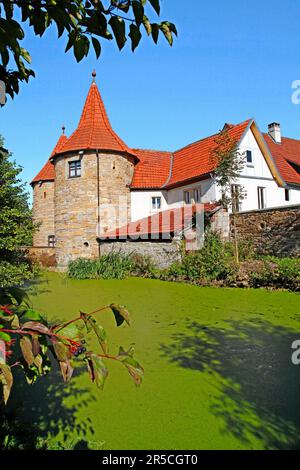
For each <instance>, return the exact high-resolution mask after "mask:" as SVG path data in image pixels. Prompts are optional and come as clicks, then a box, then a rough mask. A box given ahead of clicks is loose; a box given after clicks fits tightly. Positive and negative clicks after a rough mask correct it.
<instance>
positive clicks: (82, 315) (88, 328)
mask: <svg viewBox="0 0 300 470" xmlns="http://www.w3.org/2000/svg"><path fill="white" fill-rule="evenodd" d="M80 318H81V319H82V320H83V321H84V323H85V326H86V331H87V333H90V332H91V331H92V326H91V324H90V321H89V318H90V315H89V314H87V313H84V312H80Z"/></svg>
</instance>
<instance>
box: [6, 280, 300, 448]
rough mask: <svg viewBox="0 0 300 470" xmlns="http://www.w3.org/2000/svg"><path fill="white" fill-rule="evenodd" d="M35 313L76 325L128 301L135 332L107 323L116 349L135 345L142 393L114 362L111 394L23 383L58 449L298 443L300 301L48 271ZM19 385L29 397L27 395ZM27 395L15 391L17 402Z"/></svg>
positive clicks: (29, 408)
mask: <svg viewBox="0 0 300 470" xmlns="http://www.w3.org/2000/svg"><path fill="white" fill-rule="evenodd" d="M32 301H33V305H34V307H35V308H37V309H39V310H41V311H42V312H47V314H48V316H49V317H52V318H61V319H68V318H71V317H73V316H74V314H76V313H77V312H78V310H79V309H82V310H84V311H91V310H93V309H96V308H97V307H100V306H102V305H104V304H107V303H111V302H116V303H121V304H125V305H126V306H127V307H128V309H129V311H130V312H131V315H132V320H133V325H132V327H131V328H129V327H125V326H124V327H123V326H122V327H121V328H119V329H116V328H115V326H114V322H113V318H112V317H110V316H107V315H106V316H105V318H103V322H102V323H103V325H104V326H105V327H106V328H107V330H108V332H109V337H110V341H111V349H113V347H114V346H115V347H116V346H117V345H119V344H121V345H123V346H125V347H126V346H128V345H129V344H130V343H136V356H137V358H138V359H139V360H140V361H141V363H142V364H143V366H144V367H145V379H144V383H143V385H142V386H141V388H139V389H137V388H135V386H134V385H133V383H132V381H131V379H130V377H129V376H128V375H127V374H126V371H125V370H123V369H121V368H120V367H117V366H118V365H117V364H114V363H112V364H111V363H110V364H109V366H110V376H109V377H108V380H107V383H106V386H105V389H104V391H103V392H101V391H98V389H96V388H95V387H94V386H93V385H91V384H90V383H89V381H88V378H87V377H86V375H85V374H83V373H81V372H80V371H78V372H77V374H76V376H75V378H74V380H73V381H72V382H71V385H70V386H67V387H65V386H64V385H63V384H62V383H61V381H60V379H59V378H58V377H56V376H55V377H53V376H52V377H46V378H44V379H42V380H41V381H40V382H39V383H37V384H35V385H33V386H32V387H31V388H30V387H28V386H27V385H26V384H23V385H22V383H21V385H20V388H19V389H18V394H20V393H21V395H22V398H21V401H19V406H20V407H21V408H20V409H22V413H23V414H24V416H25V417H27V418H28V419H29V420H30V423H32V424H33V425H38V426H39V428H40V429H41V435H42V436H43V437H44V438H47V440H48V442H49V444H50V445H51V446H52V447H54V448H59V447H60V445H63V446H64V447H67V448H74V447H75V448H91V449H111V450H113V449H145V448H146V449H266V448H269V449H270V448H277V449H279V448H299V447H300V438H299V435H300V433H299V431H300V401H299V399H298V397H299V391H300V366H299V367H298V368H297V367H296V366H293V365H292V364H291V360H290V356H291V343H292V341H293V340H295V339H299V337H300V322H299V320H300V311H299V296H297V294H293V293H288V292H268V291H265V290H250V289H249V290H240V289H214V288H199V287H194V286H189V285H181V284H176V283H167V282H161V281H157V280H145V279H136V278H131V279H128V280H122V281H115V280H114V281H103V280H101V281H99V280H87V281H76V280H66V279H65V278H63V277H62V276H60V275H58V274H55V273H49V274H48V275H47V278H46V279H45V282H43V283H42V284H41V285H40V286H39V291H38V292H37V293H36V294H35V295H32ZM20 390H21V392H20ZM18 400H19V397H18V396H17V394H16V392H15V393H14V398H13V406H17V405H18Z"/></svg>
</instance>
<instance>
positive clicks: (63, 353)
mask: <svg viewBox="0 0 300 470" xmlns="http://www.w3.org/2000/svg"><path fill="white" fill-rule="evenodd" d="M53 348H54V351H55V355H56V357H57V360H58V361H60V362H66V361H68V360H70V359H71V357H72V355H71V352H70V349H69V348H68V346H67V345H66V344H64V343H62V342H60V341H53Z"/></svg>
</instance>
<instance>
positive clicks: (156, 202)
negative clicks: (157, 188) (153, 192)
mask: <svg viewBox="0 0 300 470" xmlns="http://www.w3.org/2000/svg"><path fill="white" fill-rule="evenodd" d="M160 208H161V197H157V196H155V197H153V198H152V209H153V210H159V209H160Z"/></svg>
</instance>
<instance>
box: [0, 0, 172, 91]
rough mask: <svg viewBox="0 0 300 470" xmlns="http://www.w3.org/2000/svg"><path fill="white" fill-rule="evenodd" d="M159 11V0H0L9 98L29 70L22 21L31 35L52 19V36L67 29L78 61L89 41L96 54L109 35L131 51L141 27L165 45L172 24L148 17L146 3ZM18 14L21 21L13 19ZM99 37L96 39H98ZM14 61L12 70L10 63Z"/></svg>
mask: <svg viewBox="0 0 300 470" xmlns="http://www.w3.org/2000/svg"><path fill="white" fill-rule="evenodd" d="M149 4H150V6H151V7H152V11H153V13H154V12H155V13H156V14H157V15H159V14H160V0H106V1H104V0H103V1H100V0H26V1H24V0H0V57H1V61H2V62H1V63H0V81H2V82H4V83H5V86H6V92H7V93H8V94H9V95H10V96H11V97H12V98H13V97H14V95H15V93H18V91H19V82H23V81H25V82H28V80H29V78H30V77H31V76H34V71H33V70H32V69H30V68H29V67H28V65H26V63H27V64H30V63H31V57H30V54H29V52H28V51H27V50H26V49H24V48H23V47H22V46H21V41H22V40H23V39H24V37H25V32H24V30H23V28H22V26H21V23H25V24H26V25H27V26H28V27H29V28H30V29H32V30H33V32H34V34H35V35H36V36H42V35H43V34H44V33H45V31H46V30H47V29H48V28H49V27H50V26H51V25H52V24H55V25H56V27H57V31H58V37H61V36H62V35H63V34H64V33H66V34H67V35H68V41H67V45H66V51H68V50H69V49H73V52H74V55H75V58H76V60H77V61H78V62H80V61H81V60H82V59H83V58H84V57H86V56H87V55H88V53H89V50H90V45H92V46H93V48H94V51H95V53H96V57H97V58H99V56H100V54H101V42H102V41H103V40H113V39H114V40H115V41H116V43H117V46H118V48H119V49H120V50H121V49H122V48H123V47H124V45H125V43H126V41H127V37H129V38H130V41H131V48H132V51H134V50H135V49H136V47H137V46H138V45H139V43H140V40H141V38H142V32H141V29H142V30H144V31H145V32H146V34H147V35H148V36H151V37H152V39H153V41H154V42H155V44H157V42H158V38H159V33H160V32H161V33H162V34H163V35H164V36H165V38H166V39H167V41H168V42H169V44H170V45H172V43H173V35H174V34H175V35H177V30H176V27H175V25H174V24H173V23H170V22H169V21H162V22H160V23H155V22H151V21H150V19H149V17H148V16H147V15H146V7H147V6H149ZM19 18H21V22H20V21H19ZM100 41H101V42H100ZM13 62H14V68H15V69H14V70H11V66H12V65H11V64H12V63H13Z"/></svg>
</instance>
